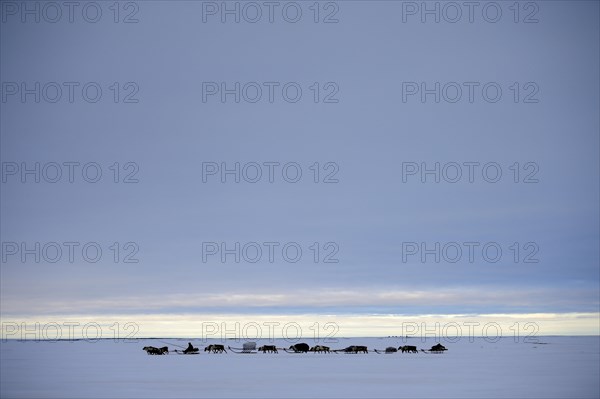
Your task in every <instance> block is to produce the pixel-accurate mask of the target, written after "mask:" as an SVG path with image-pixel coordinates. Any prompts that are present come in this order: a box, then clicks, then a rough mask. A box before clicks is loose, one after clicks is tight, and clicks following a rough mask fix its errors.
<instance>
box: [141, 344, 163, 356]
mask: <svg viewBox="0 0 600 399" xmlns="http://www.w3.org/2000/svg"><path fill="white" fill-rule="evenodd" d="M142 350H145V351H146V353H147V354H149V355H164V354H167V353H169V348H168V347H167V346H163V347H162V348H155V347H154V346H144V348H142Z"/></svg>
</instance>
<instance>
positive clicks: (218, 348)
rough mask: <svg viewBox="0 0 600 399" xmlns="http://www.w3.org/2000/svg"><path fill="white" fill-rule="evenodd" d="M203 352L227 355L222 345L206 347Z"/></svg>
mask: <svg viewBox="0 0 600 399" xmlns="http://www.w3.org/2000/svg"><path fill="white" fill-rule="evenodd" d="M204 352H208V353H210V352H212V353H223V352H225V353H227V351H226V350H225V346H224V345H208V346H207V347H206V348H204Z"/></svg>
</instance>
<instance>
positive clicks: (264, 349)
mask: <svg viewBox="0 0 600 399" xmlns="http://www.w3.org/2000/svg"><path fill="white" fill-rule="evenodd" d="M258 351H259V352H260V351H262V353H267V352H269V353H279V352H277V347H276V346H275V345H263V346H261V347H260V348H258Z"/></svg>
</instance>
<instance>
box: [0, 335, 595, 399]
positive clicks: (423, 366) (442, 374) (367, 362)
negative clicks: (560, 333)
mask: <svg viewBox="0 0 600 399" xmlns="http://www.w3.org/2000/svg"><path fill="white" fill-rule="evenodd" d="M538 339H539V343H537V344H534V343H523V342H522V339H521V340H520V341H521V342H518V343H515V341H514V339H513V338H503V339H501V340H499V341H498V342H495V343H491V342H487V341H486V340H484V339H482V338H475V341H474V342H469V339H468V338H461V339H460V340H459V341H458V342H456V343H448V342H446V341H443V340H442V341H441V342H442V344H444V345H445V346H446V347H447V348H448V349H449V350H448V352H446V353H444V354H442V355H436V354H425V353H418V354H401V353H396V354H391V355H385V354H377V353H373V352H370V353H369V354H357V355H355V354H333V353H332V354H315V353H306V354H291V353H284V352H282V351H280V353H279V354H263V353H259V354H234V353H228V354H223V355H219V354H211V355H209V354H206V353H204V352H201V354H200V355H193V356H184V355H177V354H169V355H166V356H148V355H146V353H145V352H144V351H143V350H142V347H144V346H146V345H152V346H157V347H162V346H165V344H164V343H163V342H160V341H166V342H169V343H170V344H171V345H169V349H175V348H176V347H175V346H174V345H181V346H185V345H186V344H187V342H188V340H187V339H168V338H165V339H161V340H160V341H159V340H153V339H140V340H138V341H137V342H115V341H112V340H101V341H98V342H95V343H90V342H86V341H75V342H67V341H60V342H35V341H29V342H20V341H10V340H9V341H6V342H2V344H1V351H0V360H1V361H0V364H1V384H0V386H1V388H0V396H1V397H2V398H13V397H22V398H36V397H55V398H59V397H60V398H70V397H77V398H85V397H94V398H104V397H120V398H125V397H126V398H135V397H145V398H148V397H160V398H166V397H228V398H237V397H327V398H334V397H345V398H348V397H428V398H436V397H461V398H462V397H477V398H484V397H503V398H504V397H519V398H523V397H527V398H542V397H544V398H545V397H555V398H559V397H560V398H566V397H571V398H575V397H577V398H579V397H586V398H598V397H600V386H599V380H598V378H599V377H598V376H599V375H600V338H599V337H539V338H538ZM191 341H192V343H193V344H194V345H195V346H198V347H200V349H202V348H204V346H206V345H207V344H210V343H220V342H219V341H214V340H211V341H208V342H207V343H203V342H201V341H200V340H197V339H196V340H191ZM303 342H307V343H308V344H309V345H314V342H312V341H311V340H304V341H303ZM258 343H259V345H260V344H269V342H267V341H266V340H262V341H260V340H259V341H258ZM434 343H436V342H434V341H433V340H428V341H427V342H422V340H421V339H419V338H412V339H409V340H407V342H406V343H403V342H402V340H401V339H400V338H341V339H339V342H338V343H337V344H326V345H328V346H331V347H332V348H343V347H346V346H349V345H367V346H368V347H369V349H384V348H385V347H387V346H396V347H398V346H399V345H405V344H407V345H416V346H418V347H419V348H429V347H431V346H432V345H433V344H434ZM241 345H242V342H235V341H232V340H228V341H226V342H225V346H232V347H240V346H241ZM276 345H277V346H278V347H284V346H285V347H289V345H290V342H288V341H284V340H277V341H276Z"/></svg>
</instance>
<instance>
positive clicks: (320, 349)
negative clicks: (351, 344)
mask: <svg viewBox="0 0 600 399" xmlns="http://www.w3.org/2000/svg"><path fill="white" fill-rule="evenodd" d="M310 351H311V352H315V353H321V352H323V353H329V347H328V346H323V345H317V346H313V347H312V348H310Z"/></svg>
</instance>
